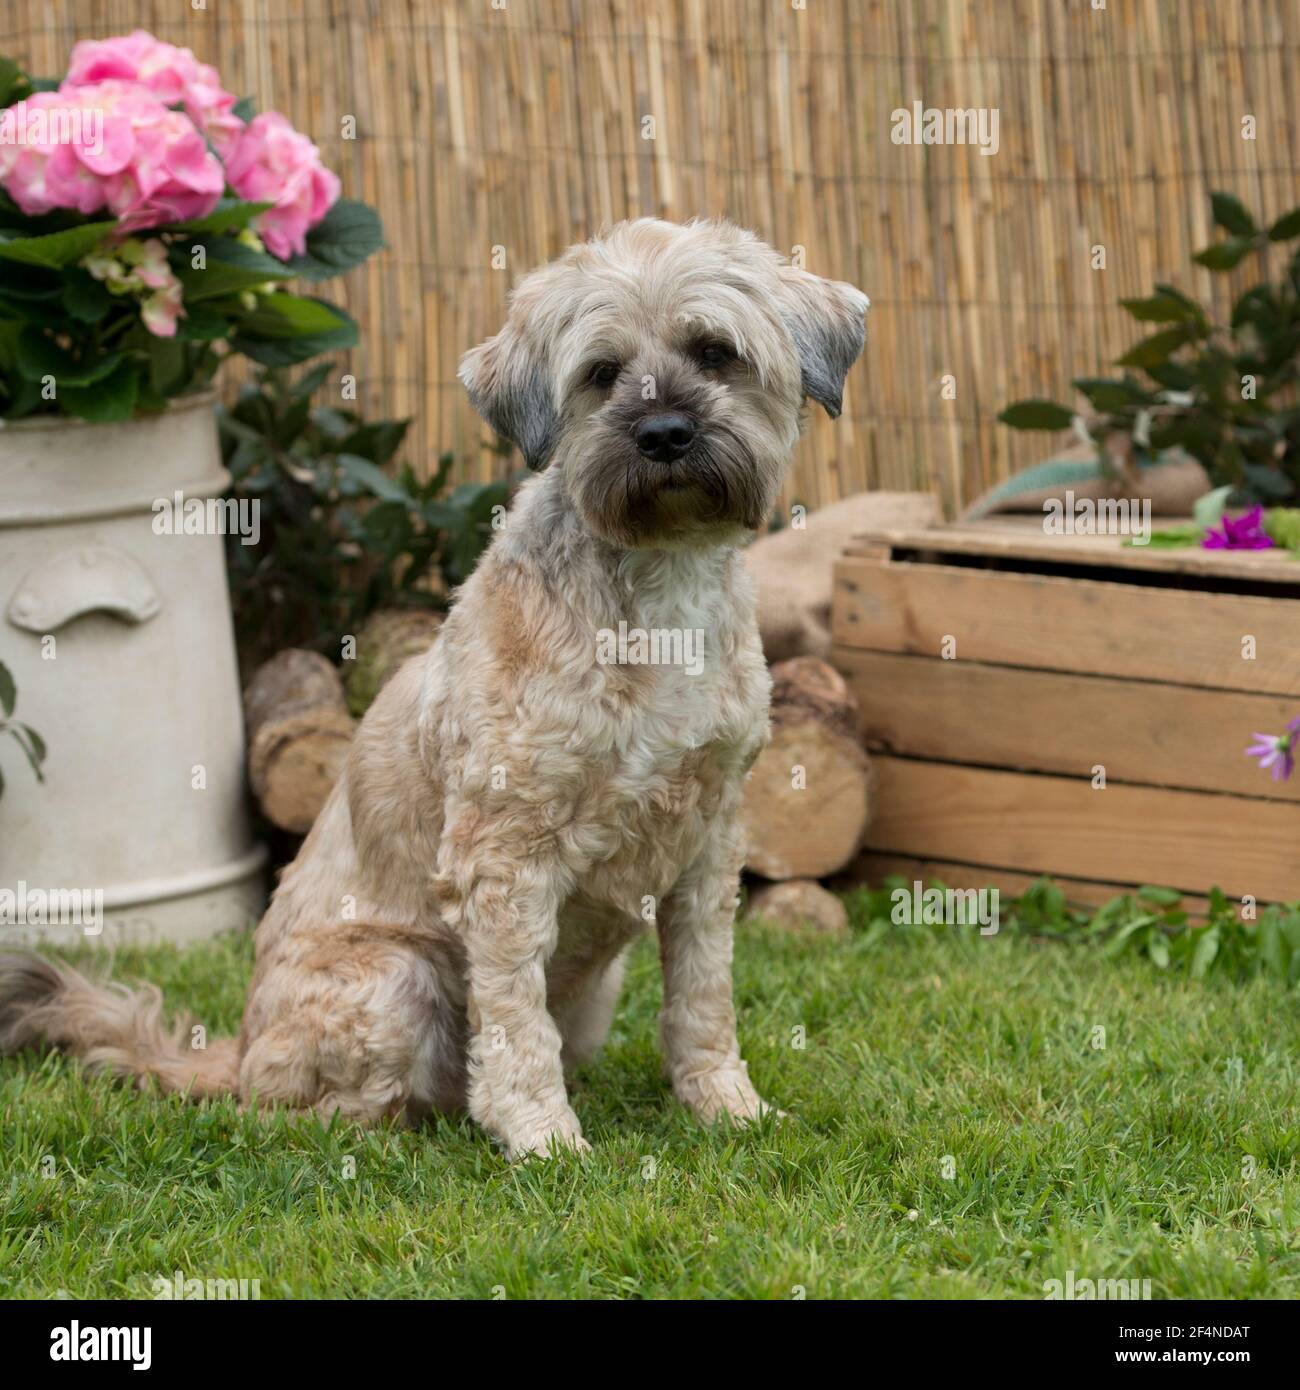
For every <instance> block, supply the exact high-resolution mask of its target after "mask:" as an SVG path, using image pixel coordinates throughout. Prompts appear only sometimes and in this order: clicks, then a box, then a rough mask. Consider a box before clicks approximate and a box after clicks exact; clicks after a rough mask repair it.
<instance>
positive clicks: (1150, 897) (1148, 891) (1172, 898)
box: [1137, 884, 1183, 907]
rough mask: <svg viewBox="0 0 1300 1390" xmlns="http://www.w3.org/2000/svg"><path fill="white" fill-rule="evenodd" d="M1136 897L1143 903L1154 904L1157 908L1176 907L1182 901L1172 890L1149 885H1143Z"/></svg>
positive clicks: (1181, 896)
mask: <svg viewBox="0 0 1300 1390" xmlns="http://www.w3.org/2000/svg"><path fill="white" fill-rule="evenodd" d="M1137 895H1138V897H1139V898H1141V899H1142V901H1143V902H1147V903H1155V904H1156V906H1157V907H1177V906H1178V904H1179V903H1180V902H1182V900H1183V895H1182V894H1181V893H1179V892H1176V891H1175V890H1174V889H1173V888H1156V887H1153V886H1152V885H1151V884H1144V885H1143V886H1142V887H1141V888H1139V889H1138V890H1137Z"/></svg>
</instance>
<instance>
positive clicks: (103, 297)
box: [62, 267, 113, 323]
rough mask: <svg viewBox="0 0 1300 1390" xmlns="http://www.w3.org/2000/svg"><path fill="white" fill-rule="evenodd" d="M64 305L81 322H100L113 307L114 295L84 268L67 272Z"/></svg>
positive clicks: (63, 297) (75, 268)
mask: <svg viewBox="0 0 1300 1390" xmlns="http://www.w3.org/2000/svg"><path fill="white" fill-rule="evenodd" d="M62 300H63V307H64V308H65V309H66V310H67V311H68V313H69V314H70V315H71V316H72V317H73V318H74V319H76V320H77V321H78V322H79V323H99V322H100V321H101V320H102V319H103V317H104V315H105V314H107V313H108V311H109V310H110V309H111V308H112V307H113V296H112V295H111V294H109V292H108V290H107V289H105V287H104V286H103V285H102V284H101V283H100V282H99V281H98V280H96V279H95V277H94V276H93V275H90V274H89V273H87V272H86V271H84V270H81V269H79V268H77V267H73V268H72V269H71V270H69V271H68V272H67V280H66V281H65V283H64V286H63V291H62Z"/></svg>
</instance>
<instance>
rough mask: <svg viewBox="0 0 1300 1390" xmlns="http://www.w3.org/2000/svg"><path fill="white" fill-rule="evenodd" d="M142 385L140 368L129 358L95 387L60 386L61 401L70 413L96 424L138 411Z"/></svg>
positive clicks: (128, 416) (126, 416) (123, 417)
mask: <svg viewBox="0 0 1300 1390" xmlns="http://www.w3.org/2000/svg"><path fill="white" fill-rule="evenodd" d="M139 386H140V369H139V367H138V366H137V365H136V364H135V363H134V362H132V361H130V360H127V361H125V362H122V363H120V364H119V365H118V367H117V369H116V370H115V371H114V372H113V373H112V375H111V376H107V377H105V378H104V379H103V380H102V381H97V382H95V384H94V385H93V386H69V387H68V388H67V389H66V390H64V389H60V391H59V404H60V405H61V406H62V407H63V408H64V410H66V411H67V412H68V414H69V415H77V416H79V417H80V418H81V419H83V420H93V421H95V422H96V423H108V422H110V421H114V420H129V419H130V418H131V416H132V414H133V413H134V412H135V403H136V399H137V397H138V395H139Z"/></svg>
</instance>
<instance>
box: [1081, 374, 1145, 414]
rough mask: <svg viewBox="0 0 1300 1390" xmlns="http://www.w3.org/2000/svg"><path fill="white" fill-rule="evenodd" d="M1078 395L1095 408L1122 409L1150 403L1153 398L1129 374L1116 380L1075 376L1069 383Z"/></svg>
mask: <svg viewBox="0 0 1300 1390" xmlns="http://www.w3.org/2000/svg"><path fill="white" fill-rule="evenodd" d="M1070 384H1071V385H1072V386H1073V387H1074V389H1075V390H1076V391H1078V392H1079V393H1080V395H1083V396H1086V397H1087V398H1088V400H1089V401H1090V402H1091V403H1092V405H1093V406H1094V407H1095V408H1096V409H1097V410H1105V411H1111V410H1123V409H1124V408H1125V407H1126V406H1130V405H1150V404H1151V402H1152V401H1153V400H1154V399H1155V398H1154V397H1153V396H1152V394H1151V392H1150V391H1147V390H1146V389H1144V388H1143V387H1142V386H1140V385H1139V384H1138V383H1137V382H1136V381H1135V380H1134V379H1133V378H1132V377H1131V376H1126V377H1124V378H1123V379H1121V380H1119V381H1116V380H1113V379H1111V378H1108V377H1099V376H1098V377H1091V376H1081V377H1076V378H1075V379H1074V381H1073V382H1071V383H1070Z"/></svg>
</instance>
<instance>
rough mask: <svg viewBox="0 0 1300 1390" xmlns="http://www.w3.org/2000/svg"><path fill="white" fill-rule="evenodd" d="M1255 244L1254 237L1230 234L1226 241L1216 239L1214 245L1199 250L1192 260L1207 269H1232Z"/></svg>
mask: <svg viewBox="0 0 1300 1390" xmlns="http://www.w3.org/2000/svg"><path fill="white" fill-rule="evenodd" d="M1254 245H1255V239H1254V237H1241V236H1230V237H1229V238H1228V239H1227V240H1226V241H1216V242H1215V243H1214V245H1213V246H1207V247H1206V248H1205V250H1204V251H1198V252H1197V253H1196V254H1195V255H1194V256H1193V257H1192V260H1194V261H1195V262H1196V263H1197V265H1203V266H1204V267H1205V268H1206V269H1207V270H1231V269H1233V267H1234V266H1237V265H1239V264H1240V263H1241V261H1242V259H1243V258H1244V257H1245V255H1246V253H1247V252H1248V251H1250V250H1251V248H1252V247H1253V246H1254Z"/></svg>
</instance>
